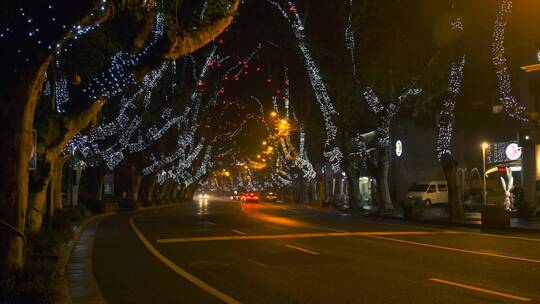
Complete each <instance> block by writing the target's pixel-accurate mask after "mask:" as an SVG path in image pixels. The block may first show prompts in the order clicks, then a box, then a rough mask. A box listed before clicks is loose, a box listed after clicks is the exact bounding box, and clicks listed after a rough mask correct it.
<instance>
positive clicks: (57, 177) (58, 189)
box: [50, 156, 69, 210]
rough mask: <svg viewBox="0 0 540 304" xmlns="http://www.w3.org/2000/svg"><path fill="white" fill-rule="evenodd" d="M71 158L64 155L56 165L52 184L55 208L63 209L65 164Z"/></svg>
mask: <svg viewBox="0 0 540 304" xmlns="http://www.w3.org/2000/svg"><path fill="white" fill-rule="evenodd" d="M68 159H69V156H62V157H60V158H59V159H58V160H57V161H56V164H55V165H54V172H53V176H52V179H51V182H50V184H51V185H52V186H53V189H54V190H53V196H52V199H53V204H52V205H53V207H54V209H55V210H58V209H62V208H63V203H62V177H63V173H64V165H65V164H66V161H67V160H68Z"/></svg>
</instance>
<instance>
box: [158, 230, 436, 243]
mask: <svg viewBox="0 0 540 304" xmlns="http://www.w3.org/2000/svg"><path fill="white" fill-rule="evenodd" d="M439 233H444V232H431V231H382V232H381V231H374V232H373V231H369V232H366V231H363V232H326V233H297V234H270V235H241V236H209V237H189V238H171V239H158V240H157V242H158V243H159V244H168V243H188V242H209V241H242V240H269V239H302V238H318V237H343V236H380V235H432V234H439Z"/></svg>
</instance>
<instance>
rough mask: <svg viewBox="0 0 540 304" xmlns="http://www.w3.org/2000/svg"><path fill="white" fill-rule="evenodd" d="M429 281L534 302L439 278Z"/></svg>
mask: <svg viewBox="0 0 540 304" xmlns="http://www.w3.org/2000/svg"><path fill="white" fill-rule="evenodd" d="M429 280H430V281H432V282H437V283H442V284H446V285H450V286H454V287H459V288H464V289H468V290H473V291H477V292H482V293H487V294H491V295H495V296H499V297H503V298H507V299H512V300H518V301H523V302H529V301H532V299H530V298H526V297H522V296H517V295H513V294H509V293H506V292H500V291H495V290H489V289H485V288H481V287H476V286H472V285H468V284H463V283H457V282H452V281H447V280H443V279H438V278H431V279H429Z"/></svg>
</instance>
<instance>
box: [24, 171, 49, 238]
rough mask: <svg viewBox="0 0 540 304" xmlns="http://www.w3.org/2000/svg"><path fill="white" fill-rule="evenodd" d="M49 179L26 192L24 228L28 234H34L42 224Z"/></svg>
mask: <svg viewBox="0 0 540 304" xmlns="http://www.w3.org/2000/svg"><path fill="white" fill-rule="evenodd" d="M48 187H49V181H47V182H46V183H45V184H44V185H42V186H41V187H39V189H37V190H34V191H32V192H30V193H29V194H28V210H27V212H26V229H27V232H28V233H30V234H36V233H38V232H39V231H40V230H41V226H42V225H43V216H44V215H45V214H44V213H45V203H46V201H47V189H48Z"/></svg>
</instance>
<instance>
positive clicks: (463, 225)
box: [365, 215, 540, 233]
mask: <svg viewBox="0 0 540 304" xmlns="http://www.w3.org/2000/svg"><path fill="white" fill-rule="evenodd" d="M365 217H367V218H374V217H372V216H365ZM375 218H381V219H389V220H399V221H403V222H409V223H421V224H431V225H443V226H451V227H461V228H475V229H481V230H491V231H492V230H496V231H508V232H527V233H540V229H539V228H525V227H512V226H510V227H489V228H486V227H482V225H481V224H472V223H459V222H452V221H445V220H427V219H425V220H422V219H404V218H402V217H399V216H392V215H379V216H377V217H375Z"/></svg>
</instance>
